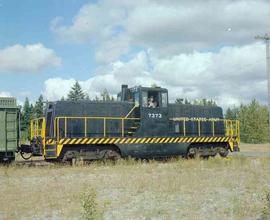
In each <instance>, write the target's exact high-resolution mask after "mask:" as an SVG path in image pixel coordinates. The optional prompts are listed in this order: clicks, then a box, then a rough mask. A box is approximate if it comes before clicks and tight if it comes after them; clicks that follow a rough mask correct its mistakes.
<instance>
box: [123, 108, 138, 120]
mask: <svg viewBox="0 0 270 220" xmlns="http://www.w3.org/2000/svg"><path fill="white" fill-rule="evenodd" d="M137 107H139V105H134V107H133V108H132V109H131V110H130V111H129V113H128V114H127V115H126V117H125V118H128V116H130V114H131V113H132V112H133V111H134V109H135V108H137Z"/></svg>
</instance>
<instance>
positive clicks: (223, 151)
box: [219, 147, 229, 157]
mask: <svg viewBox="0 0 270 220" xmlns="http://www.w3.org/2000/svg"><path fill="white" fill-rule="evenodd" d="M228 154H229V150H228V148H224V147H221V148H220V150H219V155H220V156H221V157H227V156H228Z"/></svg>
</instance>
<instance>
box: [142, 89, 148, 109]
mask: <svg viewBox="0 0 270 220" xmlns="http://www.w3.org/2000/svg"><path fill="white" fill-rule="evenodd" d="M147 100H148V94H147V92H142V107H148V101H147Z"/></svg>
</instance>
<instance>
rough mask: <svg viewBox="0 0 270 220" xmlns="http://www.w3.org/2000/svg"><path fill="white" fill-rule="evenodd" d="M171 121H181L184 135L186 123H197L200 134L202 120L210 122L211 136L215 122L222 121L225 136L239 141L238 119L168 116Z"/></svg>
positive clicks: (199, 133) (213, 132) (213, 133)
mask: <svg viewBox="0 0 270 220" xmlns="http://www.w3.org/2000/svg"><path fill="white" fill-rule="evenodd" d="M170 120H171V121H179V122H182V123H183V135H184V136H186V123H187V122H189V121H191V122H197V123H198V135H199V136H201V127H202V123H203V122H211V126H212V136H215V135H216V134H215V123H218V122H223V123H224V125H225V136H227V137H233V138H235V139H236V140H237V141H238V142H240V122H239V121H238V120H230V119H222V118H187V117H180V118H170Z"/></svg>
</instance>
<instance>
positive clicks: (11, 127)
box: [5, 111, 18, 152]
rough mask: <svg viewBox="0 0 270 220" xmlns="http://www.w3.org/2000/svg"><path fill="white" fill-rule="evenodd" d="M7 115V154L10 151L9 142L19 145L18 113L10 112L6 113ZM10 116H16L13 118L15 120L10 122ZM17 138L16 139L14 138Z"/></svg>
mask: <svg viewBox="0 0 270 220" xmlns="http://www.w3.org/2000/svg"><path fill="white" fill-rule="evenodd" d="M5 113H6V115H5V139H6V143H5V145H6V146H5V150H6V152H7V151H8V143H9V142H15V143H17V141H18V139H17V135H16V133H17V123H18V122H17V120H16V119H17V112H8V111H5ZM9 115H14V117H11V118H15V120H10V118H9V117H8V116H9ZM9 134H12V135H11V137H12V136H13V138H10V135H9ZM14 136H15V137H14Z"/></svg>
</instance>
